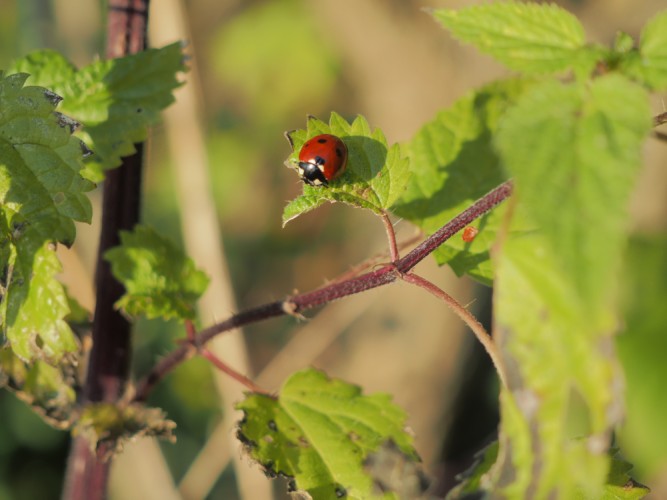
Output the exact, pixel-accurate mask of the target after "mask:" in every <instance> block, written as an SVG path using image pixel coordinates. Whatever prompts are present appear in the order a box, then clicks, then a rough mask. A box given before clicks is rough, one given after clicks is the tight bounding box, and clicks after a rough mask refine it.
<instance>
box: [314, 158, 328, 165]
mask: <svg viewBox="0 0 667 500" xmlns="http://www.w3.org/2000/svg"><path fill="white" fill-rule="evenodd" d="M326 162H327V161H326V160H325V159H324V158H322V157H321V156H316V157H315V164H316V165H324V164H325V163H326Z"/></svg>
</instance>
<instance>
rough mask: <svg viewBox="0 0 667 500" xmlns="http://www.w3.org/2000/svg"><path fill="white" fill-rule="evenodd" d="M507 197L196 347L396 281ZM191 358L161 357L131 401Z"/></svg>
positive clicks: (215, 330)
mask: <svg viewBox="0 0 667 500" xmlns="http://www.w3.org/2000/svg"><path fill="white" fill-rule="evenodd" d="M510 194H512V181H511V180H509V181H505V182H504V183H502V184H501V185H500V186H498V187H497V188H495V189H494V190H492V191H490V192H489V193H487V194H486V195H484V196H483V197H482V198H480V199H479V200H477V201H476V202H475V203H473V204H472V205H471V206H470V207H469V208H468V209H466V210H464V211H463V212H461V213H460V214H459V215H457V216H456V217H454V218H453V219H452V220H450V221H449V222H448V223H447V224H445V225H444V226H442V227H441V228H440V229H439V230H438V231H436V232H435V233H434V234H432V235H431V236H429V237H428V238H427V239H426V240H424V241H423V242H422V243H421V244H420V245H418V246H417V247H416V248H414V249H413V250H412V251H410V252H409V253H408V254H407V255H406V256H405V257H403V258H402V259H399V260H397V261H396V262H394V263H391V264H387V265H385V266H383V267H382V268H380V269H378V270H375V271H371V272H368V273H366V274H363V275H361V276H356V277H354V278H351V279H349V280H346V281H342V282H335V283H332V284H330V285H327V286H324V287H322V288H319V289H317V290H314V291H312V292H307V293H303V294H298V295H294V296H292V297H289V298H287V299H286V300H284V301H276V302H271V303H269V304H264V305H261V306H258V307H254V308H252V309H248V310H246V311H242V312H240V313H238V314H235V315H234V316H232V317H230V318H228V319H227V320H225V321H223V322H221V323H217V324H215V325H212V326H210V327H208V328H205V329H204V330H202V331H200V332H199V333H198V334H197V335H196V340H195V341H196V343H197V345H201V346H203V345H205V344H206V342H208V341H209V340H211V339H212V338H213V337H215V336H216V335H219V334H220V333H223V332H226V331H229V330H232V329H234V328H238V327H240V326H244V325H247V324H249V323H256V322H258V321H262V320H265V319H268V318H273V317H276V316H282V315H284V314H291V315H298V314H299V313H301V312H303V311H306V310H308V309H312V308H314V307H317V306H321V305H323V304H326V303H328V302H331V301H333V300H336V299H340V298H342V297H346V296H348V295H352V294H355V293H359V292H363V291H365V290H370V289H371V288H376V287H378V286H382V285H386V284H388V283H391V282H393V281H396V279H398V278H399V277H400V276H401V275H404V274H407V273H409V272H410V270H411V269H412V268H413V267H415V266H416V265H417V264H418V263H419V262H421V261H422V260H424V259H425V258H426V257H427V256H428V255H430V254H431V253H432V252H433V251H434V250H435V249H436V248H438V247H439V246H440V245H442V244H443V243H444V242H445V241H447V240H448V239H449V238H450V237H452V236H453V235H454V234H456V233H457V232H458V231H460V230H461V229H463V228H464V227H465V226H467V225H468V224H470V223H471V222H472V221H474V220H475V219H477V218H478V217H480V216H482V215H484V214H485V213H486V212H488V211H489V210H491V209H492V208H493V207H495V206H496V205H498V204H499V203H501V202H502V201H504V200H505V199H507V198H508V197H509V196H510ZM192 355H193V349H192V346H191V344H190V345H181V346H179V347H178V348H176V349H175V350H173V351H172V352H171V353H169V354H168V355H167V356H165V357H164V358H163V359H162V360H160V361H159V362H158V363H157V364H156V365H155V366H154V367H153V369H152V370H151V371H150V372H149V373H148V375H146V376H145V377H144V378H143V379H141V380H140V381H139V382H138V383H137V390H136V394H135V397H134V400H135V401H145V400H146V398H147V397H148V395H149V394H150V392H151V390H152V389H153V387H154V386H155V384H157V383H158V382H159V381H160V380H162V378H164V377H165V375H167V373H169V372H170V371H171V370H173V369H174V368H175V367H176V366H178V365H179V364H180V363H181V362H183V361H185V360H186V359H187V358H189V357H191V356H192Z"/></svg>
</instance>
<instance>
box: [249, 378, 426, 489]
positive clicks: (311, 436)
mask: <svg viewBox="0 0 667 500" xmlns="http://www.w3.org/2000/svg"><path fill="white" fill-rule="evenodd" d="M237 408H239V409H241V410H243V411H244V413H245V417H244V419H243V420H242V421H241V422H240V424H239V438H240V439H241V441H242V442H243V443H245V445H246V449H247V451H248V453H250V455H251V456H252V458H253V459H255V460H257V461H258V462H259V463H260V464H261V465H262V466H263V467H264V468H265V470H266V472H267V474H270V475H275V474H284V475H286V476H290V477H292V478H294V481H295V484H296V488H297V489H298V490H302V491H305V492H307V493H308V494H310V495H311V496H312V498H318V499H323V500H326V499H336V498H341V497H342V496H345V498H350V499H362V498H364V499H365V498H375V496H373V494H372V480H371V478H370V476H369V475H368V474H367V473H366V472H365V471H364V469H363V461H364V458H365V457H366V456H367V454H368V453H369V452H371V451H374V450H376V449H377V448H378V447H379V446H380V445H381V444H382V443H383V442H385V441H387V440H388V439H391V440H393V441H394V442H395V443H396V445H397V446H398V448H399V449H400V450H402V451H403V452H404V453H406V454H408V455H409V456H411V457H413V459H416V454H415V452H414V449H413V448H412V438H411V436H410V435H409V434H407V433H406V432H405V430H404V425H405V418H406V415H405V413H404V412H403V411H402V410H400V409H399V408H398V407H396V406H395V405H393V404H392V403H391V402H390V398H389V396H387V395H383V394H375V395H371V396H363V395H362V394H361V390H360V388H359V387H357V386H353V385H350V384H347V383H344V382H341V381H338V380H332V379H329V378H327V377H326V375H324V374H323V373H321V372H318V371H316V370H312V369H308V370H304V371H301V372H298V373H296V374H294V375H292V376H291V377H290V378H289V379H288V380H287V381H286V382H285V384H284V386H283V388H282V390H281V391H280V395H279V396H278V399H274V398H271V397H268V396H264V395H259V394H251V395H249V396H248V397H247V398H246V399H245V401H243V402H241V403H239V404H238V405H237ZM380 498H395V497H394V496H393V495H385V496H384V497H382V496H380Z"/></svg>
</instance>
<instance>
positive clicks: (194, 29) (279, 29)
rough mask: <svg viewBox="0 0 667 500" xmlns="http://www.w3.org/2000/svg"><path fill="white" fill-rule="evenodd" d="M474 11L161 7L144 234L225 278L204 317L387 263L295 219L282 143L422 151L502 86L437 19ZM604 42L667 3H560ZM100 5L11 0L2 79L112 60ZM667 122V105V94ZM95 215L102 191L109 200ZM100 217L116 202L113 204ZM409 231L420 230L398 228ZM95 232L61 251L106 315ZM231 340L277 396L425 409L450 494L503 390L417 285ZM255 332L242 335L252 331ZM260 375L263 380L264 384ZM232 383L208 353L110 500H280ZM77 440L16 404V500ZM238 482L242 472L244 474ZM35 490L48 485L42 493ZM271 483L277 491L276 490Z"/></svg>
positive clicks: (166, 336) (658, 216)
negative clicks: (167, 426) (156, 113)
mask: <svg viewBox="0 0 667 500" xmlns="http://www.w3.org/2000/svg"><path fill="white" fill-rule="evenodd" d="M476 3H479V2H474V1H452V0H449V1H446V2H445V1H435V0H434V1H407V0H366V1H364V2H359V1H353V0H309V1H306V0H283V1H270V0H246V1H235V0H215V1H214V0H190V1H188V2H179V1H177V0H154V1H153V2H151V13H150V24H151V26H150V36H151V44H152V45H153V46H162V45H165V44H167V43H170V42H173V41H176V40H186V41H187V46H186V49H185V50H186V52H187V54H188V55H189V57H190V60H189V66H190V68H191V70H190V71H189V72H188V73H187V74H185V75H182V79H183V80H184V81H185V82H186V85H185V86H184V87H183V88H181V89H180V90H179V91H178V93H177V97H178V100H179V103H178V104H177V105H176V106H175V107H173V108H171V109H170V110H169V111H168V113H167V114H166V116H165V121H164V122H163V123H162V124H160V125H157V126H156V127H154V129H153V130H152V134H151V138H150V141H149V146H148V155H147V163H146V172H145V179H144V190H145V202H144V205H143V219H144V222H146V223H148V224H150V225H152V226H154V227H155V228H157V229H158V230H159V231H161V232H162V233H163V234H166V235H168V236H169V237H171V239H172V240H174V241H175V242H178V243H179V244H182V245H183V246H184V248H186V249H187V251H188V252H189V254H190V255H191V256H192V257H193V258H194V259H195V261H197V264H198V265H200V266H202V267H204V268H205V269H206V270H207V272H209V274H211V276H212V279H213V283H212V285H211V290H210V291H209V294H208V295H207V297H206V300H205V303H204V304H202V309H201V310H200V325H201V326H206V325H210V324H212V323H213V322H215V321H217V320H222V319H225V318H226V317H227V316H228V315H229V314H230V313H232V312H234V311H236V310H241V309H244V308H247V307H251V306H256V305H259V304H262V303H264V302H267V301H273V300H277V299H280V298H283V297H285V296H286V295H288V294H290V293H293V291H294V290H299V291H307V290H311V289H313V288H315V287H318V286H320V285H322V284H323V283H325V282H326V281H327V280H330V279H334V278H335V277H336V276H338V275H340V274H342V273H344V272H346V271H348V270H349V269H350V268H351V267H352V266H354V265H356V264H358V263H360V262H361V261H363V260H364V259H366V258H368V257H370V256H373V255H375V254H377V253H378V252H383V251H385V250H386V238H385V233H384V229H383V226H382V224H381V222H380V221H379V220H377V219H376V218H375V217H373V216H372V215H370V214H369V213H365V212H364V211H361V210H352V209H351V208H349V207H345V206H342V205H328V206H324V207H322V208H320V209H318V210H317V211H315V212H313V213H311V214H308V215H306V216H303V217H301V218H299V219H298V220H296V221H294V222H292V223H290V224H289V225H288V226H287V227H286V228H282V227H281V213H282V208H283V206H284V205H285V203H286V201H288V200H290V199H292V198H294V197H295V196H297V194H298V193H299V191H300V181H299V180H298V178H297V175H296V174H295V173H294V171H292V170H290V169H287V168H285V166H284V165H283V161H284V159H285V158H286V157H287V156H288V154H289V152H290V151H289V146H288V144H287V142H286V140H285V139H284V137H283V132H284V131H285V130H290V129H294V128H302V127H304V126H305V120H306V116H307V115H308V114H312V115H315V116H317V117H319V118H321V119H323V120H328V117H329V113H330V112H331V111H332V110H335V111H337V112H338V113H340V114H342V115H343V116H345V117H347V118H349V119H353V118H354V117H355V116H356V115H357V114H362V115H364V116H365V117H366V118H367V119H368V121H369V122H370V123H371V125H372V126H374V127H379V128H381V129H382V130H383V131H384V133H385V134H386V136H387V139H388V140H389V142H390V143H393V142H402V141H407V140H409V139H410V138H411V137H412V135H413V134H414V133H415V132H416V131H417V130H418V129H419V127H420V126H421V125H422V124H424V123H425V122H426V121H428V120H429V119H431V118H432V117H433V116H434V115H435V113H436V112H437V111H438V110H440V109H442V108H444V107H447V106H449V105H450V104H452V103H453V102H454V101H455V100H456V99H458V98H460V97H461V96H462V95H464V94H465V93H466V92H467V91H469V90H471V89H473V88H475V87H478V86H479V85H481V84H483V83H485V82H488V81H491V80H493V79H496V78H499V77H501V76H504V75H506V74H507V73H506V71H505V70H504V69H503V68H502V67H501V66H500V65H497V64H496V63H494V62H493V61H492V60H491V59H490V58H488V57H485V56H482V55H480V54H479V53H477V52H476V51H475V50H474V49H472V48H470V47H462V46H460V45H459V44H458V43H456V42H454V41H453V40H452V39H451V38H450V37H449V36H448V35H447V33H445V31H444V30H442V29H441V28H440V27H439V26H438V25H437V24H436V23H435V22H434V21H433V20H432V19H431V17H430V16H429V15H428V14H427V13H426V12H425V11H424V8H426V7H448V8H449V7H451V8H457V7H463V6H467V5H472V4H476ZM557 3H559V4H561V5H562V6H563V7H565V8H566V9H568V10H570V11H572V12H573V13H575V14H576V15H577V16H578V17H579V18H580V19H581V20H582V22H583V23H584V25H585V27H586V31H587V33H588V36H589V38H590V39H591V41H597V42H601V43H605V44H609V43H611V41H612V40H613V38H614V36H615V33H616V32H617V31H618V30H622V31H625V32H627V33H630V34H631V35H632V36H635V37H636V36H637V35H638V34H639V30H640V28H641V26H642V25H643V24H644V23H645V22H646V21H647V19H649V18H650V17H651V16H652V15H654V14H655V13H656V12H658V10H660V9H664V8H665V7H666V5H665V2H664V0H642V1H631V0H562V1H559V2H557ZM104 23H105V2H91V1H81V0H22V1H10V0H0V68H3V67H6V66H7V64H8V63H9V61H11V60H12V59H13V58H15V57H19V56H22V55H24V54H26V53H27V52H29V51H31V50H34V49H38V48H45V47H48V48H53V49H57V50H59V51H61V52H63V53H64V54H65V55H66V56H67V57H69V58H70V59H71V60H72V61H73V62H74V63H75V64H76V65H77V66H83V65H86V64H88V63H90V62H91V61H92V60H94V59H95V58H97V57H101V56H102V55H103V54H104V33H105V24H104ZM654 108H655V111H656V113H657V112H661V111H664V109H665V105H664V103H663V102H662V101H661V100H660V99H656V101H655V103H654ZM666 153H667V151H666V147H665V146H664V145H660V144H658V143H657V141H650V143H649V144H648V146H647V151H646V168H645V169H644V172H643V174H642V178H641V180H640V183H639V186H638V189H637V194H636V196H635V199H634V201H633V204H632V214H633V224H634V227H635V228H637V229H638V230H639V231H642V232H656V231H661V232H662V231H664V229H665V222H664V221H665V220H666V217H665V216H666V212H667V204H666V203H665V200H667V182H666V180H667V179H665V176H666V170H665V168H664V167H665V165H664V160H663V162H662V164H660V162H659V158H660V157H661V156H662V158H664V157H665V154H666ZM92 199H93V203H94V206H95V207H99V203H100V190H99V189H98V190H97V191H95V192H94V193H92ZM96 216H97V217H98V218H99V211H96ZM396 222H397V224H396V229H397V231H398V236H399V240H401V239H408V238H411V237H413V236H414V235H415V232H416V231H415V229H414V228H413V227H411V226H410V225H409V224H408V223H406V222H401V221H396ZM98 233H99V224H98V219H95V220H94V221H93V224H92V225H90V226H87V225H80V226H79V228H78V239H77V243H76V245H75V247H74V249H73V250H72V251H64V250H63V251H62V252H61V259H62V260H63V263H64V266H65V269H66V271H65V274H64V275H63V281H64V282H66V283H67V284H68V286H69V289H70V292H71V293H72V294H73V295H74V296H75V297H76V298H77V299H78V300H79V301H80V302H81V303H82V304H83V305H85V306H86V307H87V308H88V309H89V310H92V308H93V303H94V294H93V290H92V285H91V284H92V278H93V273H94V268H93V265H94V259H95V255H96V251H97V236H98ZM418 271H419V272H420V273H421V274H422V275H424V276H425V277H427V278H428V279H430V280H432V281H433V282H435V283H436V284H437V285H439V286H440V287H442V288H444V289H445V290H446V291H448V292H449V293H450V294H451V295H453V296H454V297H456V298H457V299H458V300H459V301H460V302H462V303H464V304H469V305H470V307H471V308H472V310H474V311H475V312H476V314H478V315H479V317H480V319H482V320H484V321H486V323H487V325H488V324H489V320H490V313H489V308H490V291H489V290H488V289H486V288H484V287H481V286H478V285H476V284H474V283H473V282H472V281H470V280H469V279H466V278H463V279H459V278H457V277H455V276H454V275H453V273H452V272H451V271H450V270H449V269H447V268H437V266H435V264H434V263H433V262H431V261H430V260H428V261H426V262H424V263H422V264H420V266H419V267H418ZM307 316H308V317H309V318H310V319H309V321H297V320H295V319H294V318H291V317H289V318H279V319H275V320H271V321H268V322H264V323H261V324H257V325H253V326H252V327H249V328H247V329H245V330H244V331H243V332H242V333H241V332H237V333H236V334H235V335H229V336H225V338H224V340H221V343H220V344H219V345H218V348H219V349H220V350H222V351H223V352H224V354H223V356H225V359H228V360H229V362H230V363H231V364H232V365H234V366H236V367H237V368H238V369H239V370H241V371H244V372H246V373H248V374H249V375H252V376H253V377H255V378H256V380H258V381H259V382H260V385H262V386H264V387H266V388H267V389H271V390H275V389H277V388H279V387H280V385H281V384H282V382H283V381H284V379H285V377H286V376H287V375H289V374H290V373H292V372H294V371H296V370H298V369H301V368H304V367H307V366H316V367H318V368H321V369H324V370H325V371H326V372H327V373H328V374H329V375H330V376H334V377H340V378H343V379H345V380H347V381H349V382H353V383H355V384H359V385H361V386H362V387H363V388H364V391H365V392H366V393H371V392H377V391H382V392H388V393H391V394H392V395H393V396H394V401H395V402H396V403H397V404H398V405H400V406H401V407H402V408H404V409H405V410H406V411H407V413H408V414H409V420H408V423H409V426H410V428H411V429H412V431H413V432H414V434H415V443H416V447H417V449H418V451H419V453H420V455H421V456H422V458H423V461H424V466H425V468H426V470H427V471H428V472H429V473H430V474H432V475H433V476H434V477H435V478H438V481H440V486H439V491H441V492H442V491H446V490H447V488H448V485H449V486H451V484H452V481H453V477H454V475H455V474H457V473H459V472H461V470H463V469H464V468H466V467H467V466H469V465H470V463H471V460H472V454H473V453H474V451H476V450H478V449H480V448H481V447H482V446H483V445H484V444H486V443H487V442H489V441H490V440H492V439H493V437H494V434H493V433H494V429H495V427H496V424H497V418H498V415H497V403H496V398H497V380H496V378H495V375H494V374H493V370H492V369H491V368H490V366H489V363H488V360H487V359H486V358H485V356H484V354H483V351H482V350H481V349H480V348H479V347H478V346H477V345H476V343H475V342H474V341H473V337H472V335H471V334H470V332H468V331H466V330H465V328H463V326H462V325H461V324H460V322H459V321H458V320H457V318H455V317H454V315H453V314H451V313H450V312H449V311H448V310H447V308H446V307H444V306H443V305H441V304H440V303H438V302H437V301H436V300H435V299H433V298H432V297H431V296H429V295H427V294H425V293H423V292H422V291H420V290H418V289H414V288H412V287H410V286H409V285H407V284H396V285H393V286H390V287H384V288H382V289H378V290H373V291H370V292H368V293H365V294H362V295H360V296H354V297H350V298H348V299H346V300H343V301H339V302H337V303H334V304H332V305H330V306H329V307H327V308H326V309H323V310H321V311H314V312H309V313H308V314H307ZM241 335H242V336H241ZM182 336H183V332H182V331H181V329H180V327H179V325H177V324H165V323H163V322H161V321H138V322H137V323H136V339H135V348H136V354H135V359H134V371H135V374H137V375H139V376H140V375H141V374H143V373H145V372H146V371H147V370H148V369H149V368H150V367H151V366H152V365H153V364H154V362H155V361H156V359H158V358H159V356H161V355H163V354H164V353H166V352H168V351H169V350H170V349H172V348H173V346H174V341H175V340H176V339H177V338H179V337H182ZM257 377H258V378H257ZM241 389H242V388H240V387H237V386H236V384H235V383H233V382H229V381H227V380H221V379H220V377H218V376H217V375H214V374H212V372H211V369H210V367H209V366H208V365H207V363H205V362H204V361H201V360H192V361H190V362H188V363H186V364H184V365H183V366H181V367H180V368H178V369H177V370H176V371H175V372H174V373H173V374H172V375H170V376H169V378H168V379H167V380H165V381H164V382H163V383H162V384H161V385H160V386H159V387H158V388H157V390H156V391H155V392H154V394H153V395H152V397H151V399H150V404H152V405H155V406H159V407H161V408H163V409H164V410H165V411H166V412H167V414H168V417H169V418H170V419H172V420H174V421H175V422H176V423H177V425H178V428H177V430H176V435H177V438H178V441H177V442H176V443H175V444H168V443H159V444H155V443H153V442H152V441H148V440H146V441H143V442H140V443H137V444H136V445H133V446H129V447H128V449H127V451H126V453H125V454H123V455H122V456H121V457H120V458H119V459H118V460H117V462H116V464H115V466H114V471H113V477H112V488H111V498H114V499H133V498H142V499H150V498H160V499H164V498H188V499H195V498H210V499H230V500H233V499H253V500H256V499H260V500H261V499H264V498H267V499H268V498H272V495H275V496H273V498H284V497H285V495H284V493H283V492H284V490H285V484H284V481H282V480H276V481H274V482H269V481H268V480H267V479H266V478H265V477H264V476H263V474H262V473H261V471H259V469H258V468H257V467H256V466H253V465H251V464H250V463H249V461H248V460H247V459H245V458H243V457H242V456H241V454H240V452H239V451H238V448H237V445H236V443H235V441H234V439H233V436H234V427H233V422H234V420H235V419H236V418H237V417H238V415H236V414H235V413H234V412H232V411H231V409H230V406H229V405H230V404H232V403H233V402H234V400H237V399H239V398H240V397H241ZM68 446H69V440H68V435H67V434H66V433H62V432H58V431H55V430H52V429H51V428H49V427H47V426H46V425H45V424H44V423H42V422H41V420H40V419H39V418H38V417H36V416H34V415H33V414H32V413H31V411H30V410H29V409H28V408H27V407H26V406H25V405H24V404H23V403H21V402H19V401H18V400H17V399H16V398H15V397H14V396H13V395H11V394H9V393H7V392H5V391H0V500H4V499H26V500H27V499H36V498H39V499H49V498H59V496H60V492H61V488H62V480H63V473H64V468H65V459H66V456H67V453H68ZM624 451H626V453H627V454H628V455H630V456H628V459H629V460H631V461H633V462H634V463H635V464H636V466H637V468H638V470H637V472H638V474H637V475H638V478H639V479H640V480H642V481H643V482H646V483H648V484H649V485H650V486H651V487H652V488H653V490H654V497H655V498H667V479H665V477H667V467H666V465H667V464H665V462H661V460H663V459H664V456H665V455H664V454H663V455H662V457H658V458H655V457H651V458H650V459H649V458H647V457H644V458H642V457H641V456H631V455H632V450H629V453H628V450H625V449H624ZM235 471H236V472H235ZM36 478H39V480H36ZM271 488H272V489H273V490H275V491H274V492H271V491H270V490H271Z"/></svg>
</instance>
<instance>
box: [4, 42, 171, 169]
mask: <svg viewBox="0 0 667 500" xmlns="http://www.w3.org/2000/svg"><path fill="white" fill-rule="evenodd" d="M181 49H182V47H181V44H180V43H174V44H172V45H168V46H166V47H163V48H161V49H149V50H146V51H143V52H139V53H137V54H133V55H130V56H127V57H123V58H120V59H111V60H108V59H107V60H99V61H96V62H94V63H92V64H90V65H89V66H86V67H84V68H82V69H80V70H77V69H76V68H75V67H74V66H73V65H72V64H71V63H70V62H69V61H67V60H66V59H65V58H64V57H63V56H61V55H60V54H58V53H57V52H54V51H50V50H42V51H38V52H34V53H32V54H30V55H28V56H26V57H24V58H22V59H19V60H17V61H15V62H14V64H13V65H12V67H11V72H25V73H30V74H31V78H30V83H31V84H33V85H43V86H46V87H49V88H51V89H53V90H54V91H55V92H57V93H58V94H59V95H60V96H61V97H62V98H63V99H64V101H63V104H62V109H63V111H64V112H65V113H67V114H69V115H70V116H72V117H74V118H76V119H77V120H78V121H80V122H81V123H82V124H83V125H84V128H83V130H82V131H81V132H80V135H81V137H82V138H83V139H84V141H85V142H86V143H87V144H88V146H89V147H90V148H91V149H92V150H93V151H94V152H95V156H94V157H93V158H91V160H92V161H93V162H94V163H91V164H90V165H88V167H89V169H88V172H87V173H88V175H89V176H90V177H92V178H93V180H96V181H98V180H101V179H102V178H103V174H102V170H105V169H109V168H113V167H117V166H118V165H120V161H121V160H120V158H121V157H123V156H128V155H130V154H132V153H133V152H134V150H135V149H134V144H135V143H138V142H141V141H143V140H145V139H146V134H147V127H148V126H149V125H151V124H153V123H155V122H157V121H158V119H159V116H160V112H161V111H162V110H163V109H164V108H166V107H167V106H168V105H169V104H171V103H172V102H173V100H174V99H173V96H172V91H173V90H174V89H175V88H176V87H178V85H179V83H178V81H177V80H176V73H178V72H179V71H183V69H184V68H183V53H182V50H181Z"/></svg>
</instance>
